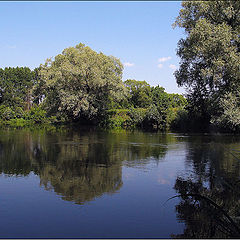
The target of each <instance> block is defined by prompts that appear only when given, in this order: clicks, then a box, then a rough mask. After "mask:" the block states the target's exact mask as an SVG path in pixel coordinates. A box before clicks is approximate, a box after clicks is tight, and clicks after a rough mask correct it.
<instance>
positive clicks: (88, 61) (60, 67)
mask: <svg viewBox="0 0 240 240" xmlns="http://www.w3.org/2000/svg"><path fill="white" fill-rule="evenodd" d="M40 68H41V70H40V78H41V79H42V81H43V83H41V88H43V89H45V93H46V98H45V100H44V104H45V106H46V108H47V110H48V112H49V113H52V114H56V115H61V116H67V117H68V119H71V120H79V119H85V120H86V119H87V120H92V119H94V120H97V119H99V118H100V117H101V115H103V114H104V111H105V110H106V109H107V107H108V103H109V101H113V100H114V101H117V100H119V99H120V98H121V96H122V94H123V93H124V89H125V88H124V85H123V82H122V70H123V66H122V64H121V62H120V60H118V59H116V58H115V57H112V56H106V55H104V54H103V53H101V52H100V53H97V52H95V51H93V50H92V49H91V48H89V47H87V46H85V45H84V44H81V43H80V44H78V45H77V46H75V47H69V48H67V49H65V50H63V52H62V54H59V55H57V56H56V57H55V58H54V59H53V60H52V59H48V60H47V61H46V63H45V64H44V65H41V67H40Z"/></svg>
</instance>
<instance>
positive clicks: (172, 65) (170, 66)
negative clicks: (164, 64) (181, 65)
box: [169, 64, 177, 70]
mask: <svg viewBox="0 0 240 240" xmlns="http://www.w3.org/2000/svg"><path fill="white" fill-rule="evenodd" d="M169 68H171V69H173V70H175V69H177V66H176V65H174V64H170V65H169Z"/></svg>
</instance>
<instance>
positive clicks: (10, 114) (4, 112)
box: [0, 105, 15, 120]
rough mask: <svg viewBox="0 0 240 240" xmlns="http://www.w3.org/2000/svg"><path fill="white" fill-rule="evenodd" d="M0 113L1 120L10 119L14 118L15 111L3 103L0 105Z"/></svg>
mask: <svg viewBox="0 0 240 240" xmlns="http://www.w3.org/2000/svg"><path fill="white" fill-rule="evenodd" d="M0 115H1V118H2V119H3V120H10V119H13V118H15V112H14V111H13V110H12V109H11V108H10V107H7V106H5V105H1V107H0Z"/></svg>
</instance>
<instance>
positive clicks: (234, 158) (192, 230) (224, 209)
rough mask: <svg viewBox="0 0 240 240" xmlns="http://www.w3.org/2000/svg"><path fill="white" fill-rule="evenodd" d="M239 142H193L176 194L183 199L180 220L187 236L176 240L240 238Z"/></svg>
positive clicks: (201, 139) (202, 139)
mask: <svg viewBox="0 0 240 240" xmlns="http://www.w3.org/2000/svg"><path fill="white" fill-rule="evenodd" d="M239 150H240V148H239V140H237V139H234V138H232V137H226V136H225V137H224V138H220V137H218V138H216V137H215V138H212V137H197V138H190V139H189V141H188V146H187V156H186V165H187V166H186V167H187V168H188V169H189V170H191V171H190V172H191V173H190V174H188V175H187V174H186V172H185V173H184V174H183V176H179V177H177V179H176V182H175V186H174V188H175V190H176V192H177V193H178V194H179V195H180V196H181V197H180V198H181V201H180V203H179V204H178V205H176V212H177V217H178V219H179V220H180V221H181V222H184V223H185V229H184V233H183V234H180V235H174V234H173V235H172V237H173V238H229V237H230V238H239V237H240V219H239V218H240V181H239V180H240V157H239Z"/></svg>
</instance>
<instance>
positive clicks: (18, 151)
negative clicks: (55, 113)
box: [0, 129, 240, 238]
mask: <svg viewBox="0 0 240 240" xmlns="http://www.w3.org/2000/svg"><path fill="white" fill-rule="evenodd" d="M0 171H1V175H0V216H1V217H0V237H1V238H178V237H180V238H204V237H207V238H225V237H231V238H234V237H237V238H239V236H240V230H239V229H240V224H239V218H240V198H239V196H240V137H239V136H231V135H200V134H199V135H198V134H195V135H184V134H173V133H169V134H162V133H146V132H139V131H135V132H107V131H99V130H96V129H78V130H76V129H61V130H54V129H53V130H51V131H46V130H27V129H25V130H1V131H0Z"/></svg>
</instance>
